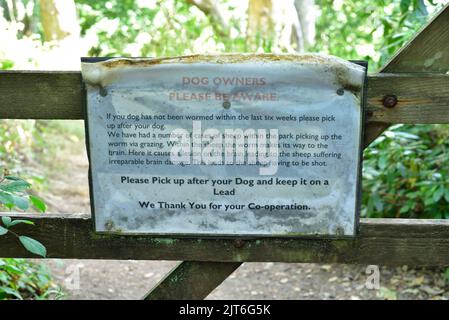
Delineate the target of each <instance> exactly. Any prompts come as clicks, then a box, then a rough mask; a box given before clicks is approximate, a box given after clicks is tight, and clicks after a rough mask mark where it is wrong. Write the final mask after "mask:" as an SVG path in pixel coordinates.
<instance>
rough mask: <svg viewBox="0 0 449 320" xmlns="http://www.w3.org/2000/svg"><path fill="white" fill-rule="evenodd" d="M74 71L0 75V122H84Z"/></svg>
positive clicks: (81, 94)
mask: <svg viewBox="0 0 449 320" xmlns="http://www.w3.org/2000/svg"><path fill="white" fill-rule="evenodd" d="M85 99H86V98H85V93H84V90H83V81H82V77H81V73H80V72H77V71H73V72H71V71H69V72H65V71H59V72H55V71H0V119H63V120H64V119H84V117H85V112H84V103H85Z"/></svg>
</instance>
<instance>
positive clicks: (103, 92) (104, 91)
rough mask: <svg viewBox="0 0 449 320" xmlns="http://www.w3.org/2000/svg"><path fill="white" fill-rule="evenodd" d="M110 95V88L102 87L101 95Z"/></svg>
mask: <svg viewBox="0 0 449 320" xmlns="http://www.w3.org/2000/svg"><path fill="white" fill-rule="evenodd" d="M107 95H108V90H106V88H104V87H100V96H102V97H106V96H107Z"/></svg>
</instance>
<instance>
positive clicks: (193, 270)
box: [144, 261, 241, 300]
mask: <svg viewBox="0 0 449 320" xmlns="http://www.w3.org/2000/svg"><path fill="white" fill-rule="evenodd" d="M240 265H241V262H193V261H183V262H181V263H179V264H178V265H177V266H176V267H174V268H173V269H172V270H171V271H170V272H169V273H168V274H167V275H166V276H165V277H164V278H163V279H162V280H161V281H160V282H159V283H158V284H157V285H156V286H155V287H154V288H153V289H152V290H151V291H150V292H149V293H148V294H147V295H146V296H145V297H144V300H202V299H204V298H206V297H207V296H208V295H209V293H211V292H212V290H214V289H215V288H216V287H218V286H219V285H220V284H221V283H222V282H223V281H224V280H225V279H226V278H227V277H229V275H230V274H231V273H233V272H234V271H235V270H236V269H237V268H238V267H239V266H240Z"/></svg>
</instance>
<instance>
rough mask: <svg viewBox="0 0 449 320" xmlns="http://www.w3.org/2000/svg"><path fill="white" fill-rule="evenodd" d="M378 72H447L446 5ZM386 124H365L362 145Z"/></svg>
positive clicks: (448, 34) (448, 20)
mask: <svg viewBox="0 0 449 320" xmlns="http://www.w3.org/2000/svg"><path fill="white" fill-rule="evenodd" d="M380 72H381V73H384V72H388V73H404V72H407V73H412V72H413V73H424V72H426V73H437V74H438V73H439V74H447V72H449V4H447V5H446V6H445V7H444V8H443V9H442V10H441V11H440V12H439V13H438V14H437V15H436V16H435V17H434V18H433V19H432V20H431V21H430V22H429V23H428V24H427V25H426V26H424V27H423V29H422V30H421V31H420V32H418V33H417V34H416V36H415V37H414V38H413V39H412V40H411V41H409V42H408V43H407V44H406V45H404V46H403V47H402V48H401V49H400V50H399V51H398V52H397V53H396V54H395V55H394V56H393V58H392V59H391V60H390V61H389V62H388V63H387V64H386V65H385V66H384V67H383V68H382V69H381V71H380ZM388 127H389V124H388V123H385V122H370V123H368V124H367V125H366V128H365V146H368V145H369V144H370V143H371V142H372V141H373V140H374V139H376V138H377V137H378V136H379V135H380V134H381V133H382V132H384V131H385V130H386V129H387V128H388Z"/></svg>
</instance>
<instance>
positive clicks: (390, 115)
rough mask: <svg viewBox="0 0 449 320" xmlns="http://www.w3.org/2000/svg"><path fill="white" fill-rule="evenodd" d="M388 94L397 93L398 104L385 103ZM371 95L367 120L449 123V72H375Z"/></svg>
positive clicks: (368, 102)
mask: <svg viewBox="0 0 449 320" xmlns="http://www.w3.org/2000/svg"><path fill="white" fill-rule="evenodd" d="M386 95H395V96H396V97H397V99H398V103H397V105H396V106H394V107H392V108H386V107H384V105H383V100H384V97H385V96H386ZM367 96H368V97H367V116H368V117H367V120H368V121H371V122H383V123H389V124H394V123H410V124H414V123H449V75H444V74H425V73H423V74H420V73H415V74H403V73H402V74H388V73H379V74H373V75H371V76H370V77H369V82H368V93H367Z"/></svg>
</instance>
